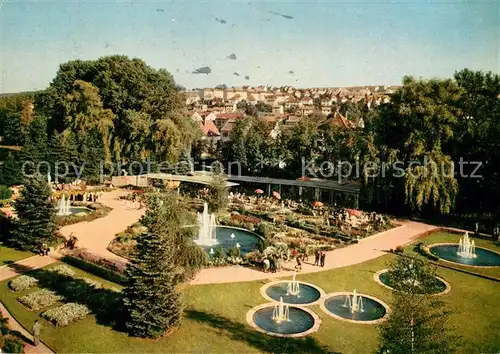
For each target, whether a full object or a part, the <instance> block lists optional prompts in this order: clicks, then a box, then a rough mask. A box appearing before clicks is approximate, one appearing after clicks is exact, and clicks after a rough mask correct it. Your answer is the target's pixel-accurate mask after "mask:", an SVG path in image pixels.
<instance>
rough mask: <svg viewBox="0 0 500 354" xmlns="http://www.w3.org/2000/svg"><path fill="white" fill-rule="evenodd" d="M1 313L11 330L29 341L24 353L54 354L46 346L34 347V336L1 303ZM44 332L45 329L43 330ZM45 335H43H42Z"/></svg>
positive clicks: (41, 344)
mask: <svg viewBox="0 0 500 354" xmlns="http://www.w3.org/2000/svg"><path fill="white" fill-rule="evenodd" d="M0 313H1V314H2V316H3V317H4V318H7V319H8V321H9V328H10V329H11V330H14V331H18V332H20V333H21V334H22V335H23V336H24V337H25V338H26V339H27V340H28V341H30V342H27V341H25V342H26V346H25V347H24V353H54V352H53V351H52V350H50V349H49V348H48V347H47V346H45V344H43V343H40V344H39V345H38V346H37V347H35V346H34V345H32V344H31V343H33V336H32V335H31V334H30V333H29V332H28V331H27V330H25V329H24V328H23V327H22V326H21V325H20V324H19V323H18V322H17V321H16V320H15V319H14V317H12V316H11V314H10V313H9V311H7V309H6V308H5V306H3V304H2V303H1V302H0ZM42 331H43V328H42ZM42 335H43V333H42Z"/></svg>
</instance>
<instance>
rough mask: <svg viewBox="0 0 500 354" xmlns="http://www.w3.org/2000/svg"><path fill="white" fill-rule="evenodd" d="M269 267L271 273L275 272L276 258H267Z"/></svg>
mask: <svg viewBox="0 0 500 354" xmlns="http://www.w3.org/2000/svg"><path fill="white" fill-rule="evenodd" d="M269 263H270V267H271V273H276V258H274V257H271V259H270V260H269Z"/></svg>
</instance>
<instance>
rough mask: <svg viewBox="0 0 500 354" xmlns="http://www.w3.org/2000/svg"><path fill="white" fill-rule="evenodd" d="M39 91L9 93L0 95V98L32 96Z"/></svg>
mask: <svg viewBox="0 0 500 354" xmlns="http://www.w3.org/2000/svg"><path fill="white" fill-rule="evenodd" d="M38 92H40V91H24V92H11V93H0V97H9V96H21V95H34V94H36V93H38Z"/></svg>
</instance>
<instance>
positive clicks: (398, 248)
mask: <svg viewBox="0 0 500 354" xmlns="http://www.w3.org/2000/svg"><path fill="white" fill-rule="evenodd" d="M394 253H399V254H402V253H404V249H403V247H401V246H398V247H396V249H395V250H394Z"/></svg>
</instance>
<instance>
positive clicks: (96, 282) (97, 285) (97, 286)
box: [82, 278, 102, 289]
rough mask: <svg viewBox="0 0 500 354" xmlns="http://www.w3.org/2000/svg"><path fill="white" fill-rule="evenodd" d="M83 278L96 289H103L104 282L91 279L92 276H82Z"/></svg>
mask: <svg viewBox="0 0 500 354" xmlns="http://www.w3.org/2000/svg"><path fill="white" fill-rule="evenodd" d="M82 280H83V281H84V282H85V283H86V284H87V285H90V286H91V287H94V288H96V289H101V288H102V283H101V282H98V281H97V280H94V279H90V278H82Z"/></svg>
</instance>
